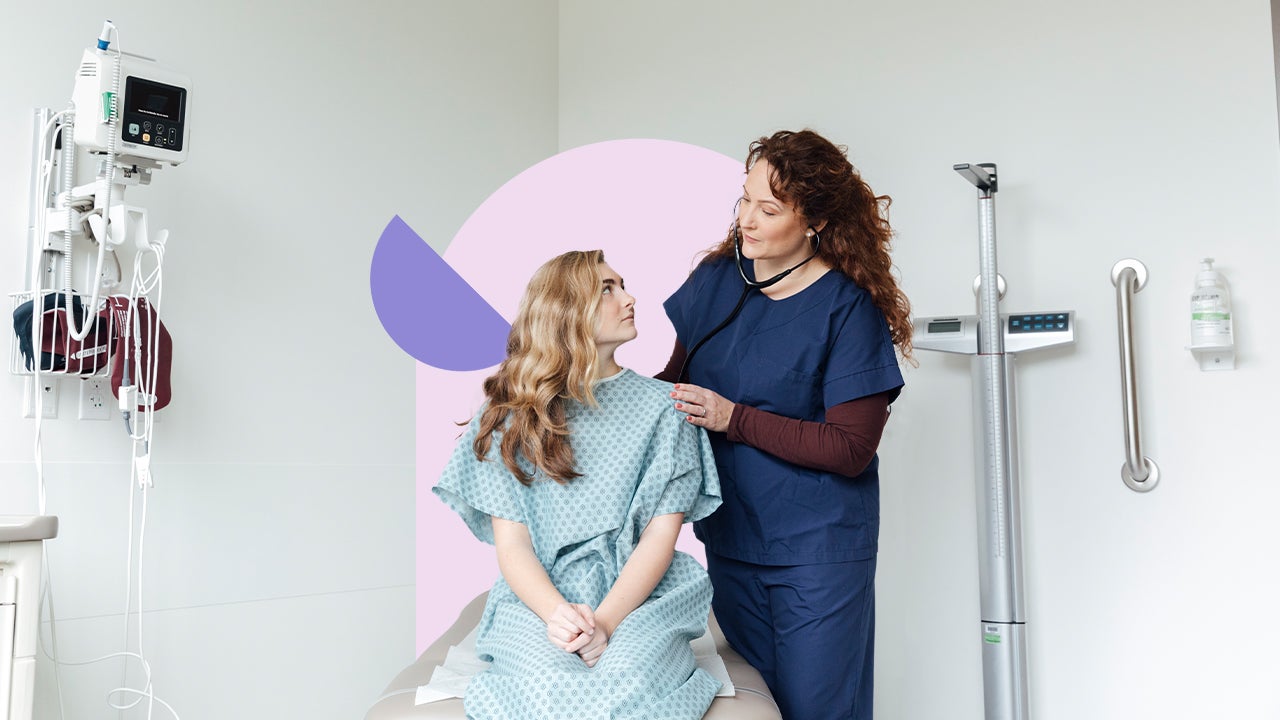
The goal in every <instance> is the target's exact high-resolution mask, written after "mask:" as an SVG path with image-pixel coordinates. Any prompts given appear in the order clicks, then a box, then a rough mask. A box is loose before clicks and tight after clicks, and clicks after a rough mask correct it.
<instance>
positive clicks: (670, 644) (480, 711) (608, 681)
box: [434, 370, 720, 720]
mask: <svg viewBox="0 0 1280 720" xmlns="http://www.w3.org/2000/svg"><path fill="white" fill-rule="evenodd" d="M594 390H595V395H596V399H597V401H598V402H599V407H594V408H593V407H587V406H585V405H580V404H577V403H574V402H572V401H570V408H569V412H568V422H569V427H570V430H571V432H572V434H571V435H570V438H571V443H572V445H573V452H574V460H575V462H576V469H577V471H578V472H579V473H580V474H581V477H578V478H575V479H573V480H572V481H570V482H569V483H568V484H565V485H562V484H560V483H557V482H555V481H554V480H551V479H548V478H547V477H545V476H544V475H542V474H541V473H539V474H537V475H534V482H533V484H532V485H531V486H529V487H526V486H523V485H521V484H520V482H519V481H517V480H516V479H515V477H514V476H513V475H512V474H511V473H510V472H509V471H508V470H507V468H506V466H505V465H504V464H503V462H502V456H501V454H500V451H499V442H498V440H499V438H498V437H496V436H495V437H494V441H493V442H492V444H491V448H490V452H489V455H488V456H487V459H486V461H485V462H479V461H477V460H476V457H475V453H474V452H473V451H472V449H471V443H472V440H473V439H474V438H475V435H476V431H477V427H478V421H477V420H472V422H471V425H470V426H469V427H468V428H467V431H466V432H465V433H464V434H463V436H462V438H461V439H460V440H459V441H458V445H457V447H456V448H455V449H454V453H453V457H452V458H451V459H450V461H449V464H448V466H447V467H446V468H445V471H444V474H443V476H442V477H441V479H440V483H439V484H438V485H437V486H436V487H435V489H434V492H435V493H436V494H437V495H438V496H439V497H440V498H441V499H442V500H443V501H444V502H445V503H447V504H448V505H449V506H450V507H451V508H453V509H454V510H455V511H457V512H458V514H460V515H461V516H462V519H463V520H464V521H465V522H466V524H467V527H469V528H470V529H471V532H473V533H474V534H475V536H476V537H477V538H479V539H480V540H482V541H484V542H487V543H493V528H492V525H491V520H490V518H491V517H500V518H506V519H508V520H513V521H516V522H520V523H523V524H525V525H526V526H527V527H528V528H529V535H530V537H531V538H532V540H533V547H534V552H535V553H536V554H537V557H538V559H539V560H540V561H541V563H542V566H543V567H544V568H546V570H547V574H548V575H549V576H550V578H551V582H552V583H554V584H555V586H556V588H557V589H558V590H559V591H560V593H561V594H562V595H564V597H565V600H567V601H568V602H571V603H585V604H587V605H589V606H591V607H592V608H595V607H597V606H599V604H600V601H601V600H603V599H604V597H605V594H606V593H608V592H609V589H610V588H611V587H612V586H613V584H614V581H616V580H617V579H618V573H619V572H621V570H622V566H623V565H624V564H625V563H626V562H627V559H628V558H629V557H631V553H632V551H634V550H635V548H636V544H637V543H638V542H639V540H640V533H641V532H642V531H643V530H644V529H645V526H646V525H647V524H648V522H649V520H650V519H651V518H653V517H655V516H658V515H664V514H667V513H674V512H681V513H684V514H685V518H684V519H685V522H691V521H694V520H699V519H701V518H704V517H706V516H707V515H709V514H711V512H712V511H713V510H715V509H716V507H718V506H719V505H720V483H719V480H718V478H717V476H716V470H715V458H714V456H713V455H712V453H711V446H710V443H709V442H708V441H707V436H706V433H705V432H704V431H703V430H701V429H700V428H697V427H694V426H693V425H691V424H689V423H688V422H685V421H684V420H683V419H682V418H683V414H682V413H680V412H678V411H677V410H675V409H674V407H673V402H672V400H671V398H670V396H669V392H670V390H671V385H670V384H669V383H664V382H662V381H659V380H654V379H652V378H647V377H642V376H640V375H637V374H635V373H633V372H631V371H630V370H623V371H622V372H620V373H618V374H617V375H613V376H611V377H609V378H605V379H603V380H601V381H599V382H598V383H597V385H596V386H595V389H594ZM477 417H478V416H477ZM524 467H525V468H526V469H532V468H531V466H528V465H526V466H524ZM710 603H711V583H710V581H709V579H708V578H707V573H706V570H704V569H703V568H702V566H701V565H699V564H698V562H697V561H696V560H694V559H693V558H692V557H689V556H688V555H685V554H684V553H681V552H679V551H677V552H676V553H675V556H674V557H673V558H672V561H671V567H670V569H668V570H667V573H666V575H664V576H663V578H662V580H661V581H659V583H658V585H657V587H656V588H655V589H654V591H653V593H652V594H651V595H650V596H649V598H648V599H647V600H646V601H645V602H644V603H643V604H641V605H640V607H638V608H636V609H635V610H634V611H632V612H631V614H630V615H628V616H627V617H626V618H625V619H623V621H622V622H621V623H620V624H619V625H618V627H617V628H616V629H615V631H614V634H613V635H612V636H611V637H610V638H609V646H608V648H606V650H605V652H604V655H603V656H601V658H600V660H599V662H597V663H596V665H595V667H594V668H588V667H587V666H586V664H584V663H583V661H582V659H581V658H580V657H578V656H577V655H576V654H573V653H567V652H565V651H563V650H561V649H560V648H557V647H556V646H555V645H553V644H552V643H551V641H550V640H548V639H547V629H546V624H545V623H543V622H542V620H541V619H540V618H539V617H538V616H537V615H535V614H534V613H533V611H531V610H530V609H529V608H528V607H526V606H525V605H524V603H522V602H521V601H520V598H518V597H517V596H516V594H515V593H514V592H513V591H512V590H511V587H510V586H509V585H507V583H506V581H505V580H503V579H502V578H501V577H499V578H498V580H497V582H495V583H494V586H493V590H492V591H491V592H490V593H489V601H488V604H487V605H486V606H485V609H484V615H483V617H482V619H481V621H480V626H479V628H478V634H477V639H476V650H477V652H478V654H479V656H480V659H482V660H485V661H488V662H490V663H492V665H491V666H490V668H489V669H488V670H487V671H485V672H483V673H481V674H479V675H477V676H476V677H475V678H473V679H472V680H471V683H470V684H469V685H468V686H467V691H466V695H465V697H464V698H463V701H464V704H465V707H466V711H467V717H468V718H474V719H475V720H496V719H499V718H510V719H512V720H516V719H519V720H542V719H546V720H553V719H558V718H563V719H564V720H593V719H595V718H600V719H601V720H604V719H606V718H663V719H664V720H665V719H671V720H675V719H680V718H690V719H693V718H701V717H702V716H703V714H704V713H705V712H706V710H707V708H708V706H710V704H711V701H712V699H713V698H714V696H715V694H716V691H717V690H718V689H719V687H720V683H719V681H718V680H715V679H714V678H712V677H711V675H710V674H708V673H707V672H706V671H704V670H701V669H699V668H697V667H696V666H695V663H694V656H693V652H692V651H691V650H690V648H689V641H690V640H693V639H694V638H697V637H698V636H700V635H702V634H703V633H704V632H705V631H706V624H707V613H708V612H709V608H710Z"/></svg>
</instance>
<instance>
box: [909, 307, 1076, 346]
mask: <svg viewBox="0 0 1280 720" xmlns="http://www.w3.org/2000/svg"><path fill="white" fill-rule="evenodd" d="M1000 319H1001V321H1002V325H1003V326H1004V351H1005V352H1006V353H1018V352H1026V351H1028V350H1038V349H1040V348H1046V347H1053V346H1054V345H1069V344H1071V343H1073V342H1075V339H1076V338H1075V324H1076V323H1075V311H1074V310H1063V311H1054V312H1030V313H1009V314H1004V315H1001V316H1000ZM912 324H913V325H914V330H913V333H912V345H913V346H914V347H916V348H919V349H921V350H937V351H939V352H950V353H960V354H963V355H974V354H977V352H978V316H977V315H960V316H951V317H922V318H915V319H914V320H913V321H912Z"/></svg>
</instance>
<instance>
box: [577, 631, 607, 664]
mask: <svg viewBox="0 0 1280 720" xmlns="http://www.w3.org/2000/svg"><path fill="white" fill-rule="evenodd" d="M608 647H609V631H608V630H605V629H604V627H603V626H597V627H596V632H595V634H594V635H592V636H591V639H590V640H589V641H588V642H587V644H586V645H584V646H583V647H582V649H581V650H579V651H578V657H580V658H582V662H584V663H586V664H587V667H595V666H596V663H597V662H600V656H601V655H604V651H605V649H606V648H608Z"/></svg>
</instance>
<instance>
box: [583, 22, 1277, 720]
mask: <svg viewBox="0 0 1280 720" xmlns="http://www.w3.org/2000/svg"><path fill="white" fill-rule="evenodd" d="M559 47H560V97H559V108H560V124H559V138H560V146H561V148H562V149H563V148H568V147H573V146H577V145H581V144H584V143H588V142H593V141H598V140H604V139H610V138H621V137H637V136H639V137H658V138H664V139H671V140H681V141H686V142H691V143H696V144H699V145H704V146H707V147H710V148H713V149H715V150H719V151H721V152H725V153H728V154H730V155H733V156H741V155H743V153H744V152H745V150H746V145H747V143H748V142H749V141H750V140H751V139H752V138H754V137H756V136H758V135H761V134H766V133H769V132H772V131H773V130H776V129H781V128H799V127H804V126H810V127H813V128H815V129H817V130H819V131H821V132H823V133H825V134H827V135H828V136H829V137H831V138H833V139H835V140H836V141H837V142H843V143H847V144H848V145H849V147H850V151H849V154H850V156H851V158H852V159H853V161H854V163H855V164H856V165H857V166H859V167H860V168H861V169H862V170H863V172H864V175H865V176H866V177H867V178H868V180H869V181H870V182H871V184H872V186H873V187H874V188H876V189H877V190H878V191H880V192H884V193H888V194H890V195H892V196H893V197H894V204H893V208H892V212H891V219H892V221H893V223H894V226H895V227H896V228H897V230H898V239H897V244H896V253H895V259H896V263H897V265H898V267H899V268H900V270H901V273H902V280H903V284H904V287H905V289H906V291H907V293H908V294H909V295H910V297H911V299H912V301H913V303H914V307H915V311H916V313H917V314H919V315H938V314H951V313H966V312H973V310H972V308H973V296H972V293H971V292H970V290H969V285H970V282H971V281H972V279H973V276H974V275H975V274H976V273H977V247H976V237H977V219H976V207H975V202H974V200H975V193H974V191H973V188H972V186H970V185H968V184H967V183H966V182H965V181H963V180H961V179H960V178H959V177H957V176H956V175H955V173H953V172H952V171H951V169H950V167H951V165H952V164H954V163H958V162H996V163H998V164H999V168H1000V172H1001V186H1000V187H1001V190H1000V193H999V195H998V200H997V224H998V228H999V239H1000V251H1001V255H1000V267H1001V271H1002V273H1003V274H1004V275H1005V277H1006V278H1007V279H1008V281H1009V285H1010V289H1009V293H1008V295H1007V297H1006V299H1005V303H1004V307H1005V308H1006V309H1008V310H1011V311H1012V310H1024V309H1046V310H1049V309H1052V310H1057V309H1074V310H1076V311H1077V313H1078V336H1077V343H1076V345H1075V346H1074V347H1072V348H1069V349H1064V350H1054V351H1046V352H1043V353H1041V354H1038V355H1031V356H1027V357H1025V358H1023V360H1022V361H1021V363H1020V364H1021V369H1020V371H1019V374H1018V383H1019V390H1020V395H1021V398H1020V411H1021V430H1022V444H1021V450H1022V458H1023V488H1024V492H1023V510H1024V522H1025V527H1026V531H1025V540H1026V558H1027V562H1026V572H1027V592H1028V595H1029V616H1030V621H1031V625H1030V628H1031V629H1030V653H1031V662H1030V665H1031V673H1032V678H1033V679H1032V683H1033V684H1032V693H1033V698H1032V703H1033V714H1034V716H1035V717H1038V718H1043V719H1044V720H1055V719H1058V718H1061V719H1063V720H1066V719H1075V718H1091V719H1106V718H1131V717H1141V718H1155V717H1159V718H1187V719H1190V718H1202V717H1231V718H1273V717H1276V716H1277V715H1278V714H1280V690H1277V689H1276V687H1277V686H1276V683H1275V678H1276V677H1277V675H1280V660H1277V656H1276V654H1275V652H1274V648H1275V647H1276V646H1277V644H1280V621H1278V620H1277V618H1276V613H1275V608H1276V607H1277V601H1280V571H1278V570H1277V569H1276V568H1277V564H1276V563H1275V561H1274V558H1273V557H1272V556H1273V555H1274V549H1275V548H1276V547H1277V546H1278V545H1280V526H1277V525H1276V523H1274V522H1273V521H1272V518H1271V516H1272V515H1273V514H1274V508H1276V507H1277V506H1280V486H1277V484H1276V483H1274V482H1273V481H1272V476H1273V475H1274V472H1273V471H1272V469H1271V467H1270V465H1271V464H1272V463H1268V462H1266V458H1267V457H1268V455H1267V454H1266V453H1267V452H1268V449H1269V444H1270V442H1271V437H1270V436H1271V434H1272V432H1271V431H1272V428H1274V426H1275V423H1274V421H1273V420H1272V419H1271V415H1272V413H1271V412H1270V407H1269V405H1271V404H1274V403H1275V402H1276V400H1277V399H1280V379H1277V378H1278V375H1277V372H1276V370H1277V368H1276V361H1275V357H1276V355H1277V353H1278V352H1280V335H1277V334H1276V333H1275V332H1273V331H1272V329H1271V327H1270V322H1271V318H1270V313H1271V312H1272V310H1273V309H1274V308H1276V307H1278V306H1280V289H1278V285H1277V283H1276V282H1275V280H1274V276H1275V273H1276V271H1277V270H1280V249H1277V248H1278V244H1277V242H1276V235H1277V233H1278V231H1280V218H1278V217H1277V203H1276V198H1277V191H1278V190H1280V178H1278V176H1277V170H1278V169H1280V168H1278V165H1277V160H1278V159H1280V158H1278V157H1277V143H1276V137H1277V123H1276V97H1275V87H1276V86H1275V84H1274V77H1275V76H1274V73H1275V70H1274V66H1273V56H1272V41H1271V22H1270V15H1269V8H1268V6H1267V4H1266V3H1265V2H1262V1H1261V0H1254V1H1245V0H1231V1H1229V2H1225V3H1217V4H1214V5H1212V6H1209V5H1203V4H1194V3H1165V2H1158V1H1156V0H1118V1H1112V2H1101V1H1099V0H1089V1H1086V2H1083V3H1069V4H1063V3H1054V4H1050V3H1042V2H1033V3H1019V2H1011V1H1007V0H1000V1H997V2H990V3H978V4H975V3H963V4H957V3H953V2H944V1H943V0H932V1H918V2H910V3H870V2H853V3H844V2H841V3H836V2H818V1H816V0H809V1H801V2H794V3H788V4H786V5H785V6H783V5H780V4H777V3H771V2H763V1H759V0H750V1H747V2H728V1H727V0H726V1H722V2H703V3H685V2H675V1H674V0H654V1H652V2H646V3H628V4H625V5H623V4H617V3H595V2H590V1H589V0H562V2H561V3H560V46H559ZM642 210H643V211H644V212H648V213H655V214H658V213H660V212H661V209H660V208H655V207H653V206H652V205H646V206H643V207H642ZM713 241H714V238H707V244H708V245H709V244H711V243H712V242H713ZM697 249H698V248H693V247H691V248H690V249H689V252H690V254H691V255H692V254H693V253H694V251H695V250H697ZM1126 256H1133V257H1137V258H1139V259H1141V260H1142V261H1143V262H1145V263H1146V265H1147V267H1148V268H1149V270H1150V273H1151V280H1150V282H1149V284H1148V285H1147V287H1146V289H1145V290H1143V291H1142V292H1141V293H1140V294H1139V295H1138V296H1137V299H1136V310H1137V314H1138V317H1137V351H1138V356H1139V362H1140V363H1141V367H1140V369H1139V380H1140V384H1141V385H1140V387H1141V393H1142V400H1141V403H1142V413H1143V422H1144V426H1143V427H1144V435H1145V437H1144V441H1145V444H1146V451H1147V454H1149V455H1150V456H1152V457H1153V458H1154V459H1155V460H1156V462H1157V463H1158V464H1159V466H1160V468H1161V472H1162V476H1163V480H1162V481H1161V484H1160V486H1159V487H1158V488H1157V489H1156V490H1155V491H1154V492H1152V493H1150V494H1146V495H1138V494H1135V493H1133V492H1131V491H1129V490H1128V489H1126V488H1125V487H1124V486H1123V485H1122V484H1121V481H1120V477H1119V467H1120V464H1121V462H1122V459H1123V446H1122V435H1121V416H1120V398H1119V377H1118V368H1117V365H1118V363H1117V357H1118V350H1117V344H1116V330H1115V298H1114V289H1113V287H1112V285H1111V283H1110V280H1109V273H1110V269H1111V266H1112V264H1113V263H1114V262H1115V261H1116V260H1118V259H1120V258H1122V257H1126ZM1204 256H1213V257H1216V258H1217V259H1218V266H1219V267H1220V268H1221V269H1222V270H1224V272H1226V273H1227V275H1228V276H1229V278H1230V280H1231V282H1232V284H1233V288H1234V299H1235V302H1236V336H1237V338H1238V342H1239V352H1240V356H1239V369H1238V370H1236V371H1235V372H1231V373H1224V374H1206V373H1201V372H1200V371H1199V370H1198V369H1197V367H1196V365H1195V364H1194V362H1193V361H1192V359H1191V356H1190V355H1189V354H1188V353H1187V352H1185V351H1184V350H1183V346H1184V345H1186V344H1187V343H1188V329H1187V325H1188V298H1189V294H1190V291H1191V286H1192V283H1193V280H1194V273H1195V271H1196V269H1197V261H1198V260H1199V259H1200V258H1201V257H1204ZM684 262H685V258H676V259H675V264H676V265H681V264H682V263H684ZM918 358H919V360H920V363H921V365H920V368H919V369H918V370H911V371H909V372H908V373H907V390H906V393H905V394H904V395H903V396H902V399H901V400H900V401H899V402H898V403H897V405H896V407H895V411H894V415H893V419H892V420H891V422H890V424H889V429H888V432H887V435H886V437H885V440H884V443H883V446H882V452H881V468H882V487H883V493H884V496H883V501H884V525H883V530H882V538H881V559H880V566H879V567H880V581H879V584H878V598H879V606H878V616H879V622H878V628H877V640H878V648H877V655H878V666H877V716H878V717H885V718H912V719H919V720H932V719H934V718H940V717H945V718H956V719H957V720H963V719H966V718H970V719H972V718H980V717H982V698H981V665H980V645H979V640H978V638H979V635H978V632H977V630H978V626H977V621H978V598H977V550H976V547H977V541H976V520H975V510H974V490H973V483H974V477H973V476H974V471H973V460H972V457H973V449H972V439H971V438H972V420H971V419H970V417H971V400H970V382H969V375H968V364H967V361H966V360H964V359H962V358H950V357H942V356H938V355H930V354H925V353H919V355H918Z"/></svg>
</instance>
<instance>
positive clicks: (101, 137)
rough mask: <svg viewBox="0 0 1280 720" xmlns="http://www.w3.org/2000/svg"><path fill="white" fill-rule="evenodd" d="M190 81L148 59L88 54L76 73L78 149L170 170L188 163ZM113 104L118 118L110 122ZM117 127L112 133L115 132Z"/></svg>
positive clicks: (73, 94) (98, 53)
mask: <svg viewBox="0 0 1280 720" xmlns="http://www.w3.org/2000/svg"><path fill="white" fill-rule="evenodd" d="M190 92H191V80H190V79H189V78H188V77H187V76H185V75H182V74H180V73H177V72H174V71H172V70H169V69H168V68H165V67H163V66H161V65H159V64H157V63H156V62H155V61H154V60H151V59H150V58H145V57H142V56H140V55H130V54H128V53H117V52H114V51H113V52H105V51H102V50H95V49H88V50H85V51H84V56H83V58H82V59H81V61H80V68H79V71H78V72H77V73H76V85H75V90H74V91H73V92H72V95H71V100H72V102H73V103H74V104H75V108H76V122H75V138H76V144H77V145H79V146H80V147H83V148H86V149H88V150H89V151H91V152H99V153H106V152H110V151H111V150H112V148H111V146H110V141H111V140H112V139H113V135H114V141H115V143H114V145H115V147H114V150H115V152H116V154H117V155H119V156H120V157H121V158H142V159H147V160H154V161H158V162H163V163H168V164H170V165H179V164H181V163H182V162H183V161H185V160H186V159H187V143H188V140H189V128H188V125H187V106H188V103H189V101H190V99H189V94H190ZM113 100H114V103H115V107H116V117H115V118H114V122H113V118H112V113H111V106H112V102H113ZM113 128H114V133H113Z"/></svg>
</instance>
